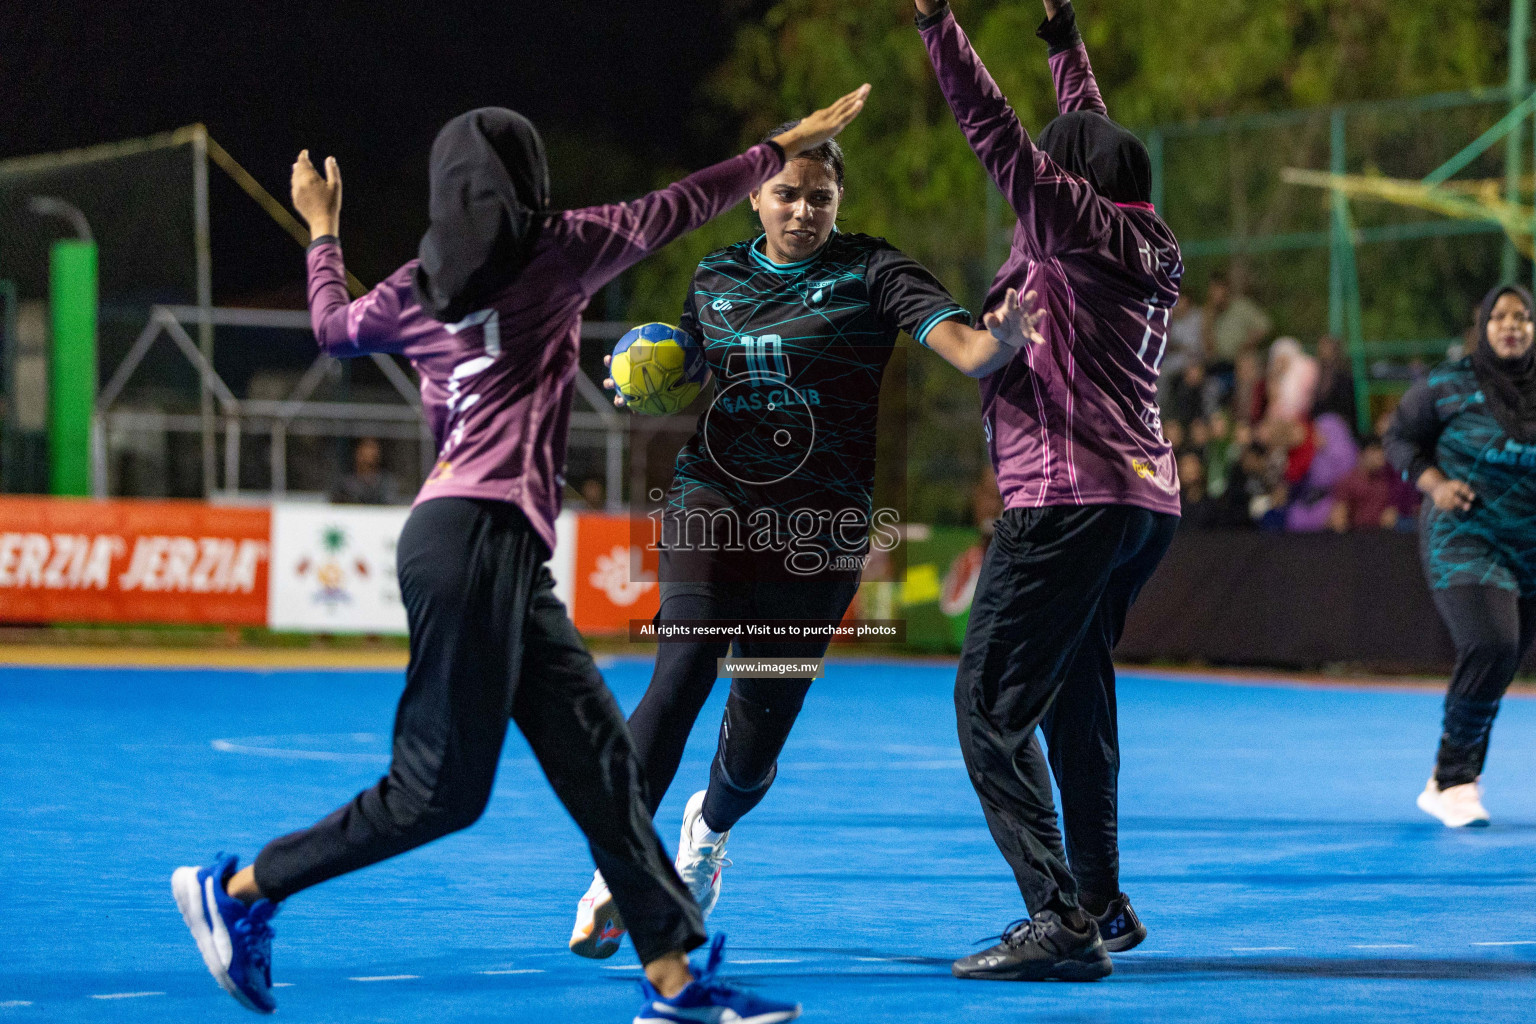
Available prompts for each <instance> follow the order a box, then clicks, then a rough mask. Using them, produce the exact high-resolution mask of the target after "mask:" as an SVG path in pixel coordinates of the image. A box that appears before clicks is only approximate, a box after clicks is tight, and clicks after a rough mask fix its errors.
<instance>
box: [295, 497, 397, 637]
mask: <svg viewBox="0 0 1536 1024" xmlns="http://www.w3.org/2000/svg"><path fill="white" fill-rule="evenodd" d="M410 511H411V510H410V509H409V508H404V507H389V508H371V507H368V506H361V505H302V504H276V505H273V506H272V556H271V562H270V577H269V578H270V581H271V587H270V590H269V591H268V593H269V597H268V607H267V618H268V622H269V624H270V626H271V628H273V629H278V630H298V631H302V632H305V633H401V634H403V633H404V632H405V606H404V605H402V604H401V603H400V585H399V582H398V581H397V579H396V577H395V544H396V542H397V541H398V540H399V539H400V530H401V528H402V527H404V526H405V520H406V517H407V516H408V515H410Z"/></svg>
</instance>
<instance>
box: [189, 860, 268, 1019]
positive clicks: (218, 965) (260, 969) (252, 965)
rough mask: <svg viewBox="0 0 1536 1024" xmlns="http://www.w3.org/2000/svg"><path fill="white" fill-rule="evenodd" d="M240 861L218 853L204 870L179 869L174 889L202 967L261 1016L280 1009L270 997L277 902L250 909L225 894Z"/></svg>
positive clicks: (259, 901) (253, 904)
mask: <svg viewBox="0 0 1536 1024" xmlns="http://www.w3.org/2000/svg"><path fill="white" fill-rule="evenodd" d="M239 860H240V859H239V858H238V857H226V856H224V855H223V854H222V853H221V854H218V855H217V857H216V859H215V860H214V862H213V864H212V865H211V866H209V867H206V868H177V869H176V871H175V873H174V874H172V875H171V891H172V892H173V893H175V894H176V906H178V907H179V908H181V917H182V920H184V921H186V922H187V927H188V928H190V929H191V930H192V938H194V939H196V940H197V948H198V949H199V950H200V951H201V952H202V954H203V963H205V964H207V965H208V973H209V974H212V975H213V980H214V981H217V982H218V983H219V984H220V985H222V986H223V987H224V991H226V992H228V993H229V994H230V995H232V996H234V997H235V998H236V999H238V1000H239V1001H240V1005H241V1006H244V1007H245V1008H247V1009H250V1010H255V1011H256V1012H257V1013H271V1012H272V1011H273V1010H275V1009H277V1000H275V999H273V998H272V925H271V924H269V923H268V922H269V921H271V919H272V915H273V914H275V913H277V904H276V903H273V902H272V901H271V900H257V901H256V902H255V903H252V904H251V905H250V906H246V905H245V904H244V903H242V902H241V901H239V900H237V899H235V898H234V897H233V896H231V895H229V893H227V892H226V891H225V890H224V885H225V883H226V882H228V881H229V876H230V875H232V874H234V873H235V865H236V864H238V863H239Z"/></svg>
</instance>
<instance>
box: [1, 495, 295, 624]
mask: <svg viewBox="0 0 1536 1024" xmlns="http://www.w3.org/2000/svg"><path fill="white" fill-rule="evenodd" d="M271 523H272V516H271V512H270V511H269V510H268V509H266V508H226V507H220V506H217V505H207V504H204V503H203V502H198V501H93V500H90V499H68V498H44V497H37V498H33V497H0V622H165V623H214V624H226V625H251V626H260V625H265V624H266V621H267V561H268V554H269V550H270V536H271V529H272V526H271Z"/></svg>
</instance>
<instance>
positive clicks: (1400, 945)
mask: <svg viewBox="0 0 1536 1024" xmlns="http://www.w3.org/2000/svg"><path fill="white" fill-rule="evenodd" d="M1349 948H1350V949H1412V948H1413V943H1411V942H1357V943H1355V944H1354V945H1352V946H1350V947H1349Z"/></svg>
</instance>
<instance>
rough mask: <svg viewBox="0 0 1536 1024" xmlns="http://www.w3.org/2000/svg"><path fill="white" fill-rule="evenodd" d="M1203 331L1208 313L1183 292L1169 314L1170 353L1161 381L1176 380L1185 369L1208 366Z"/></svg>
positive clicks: (1164, 358) (1163, 366)
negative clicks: (1198, 365) (1201, 365)
mask: <svg viewBox="0 0 1536 1024" xmlns="http://www.w3.org/2000/svg"><path fill="white" fill-rule="evenodd" d="M1204 329H1205V310H1203V309H1201V308H1200V306H1199V304H1197V303H1196V302H1195V300H1194V299H1192V298H1190V296H1189V292H1187V291H1183V292H1180V293H1179V301H1178V302H1176V303H1174V305H1173V309H1172V310H1171V311H1170V312H1169V314H1168V351H1167V352H1165V353H1164V354H1163V363H1162V376H1161V377H1160V378H1159V380H1160V381H1172V380H1176V379H1178V377H1179V376H1180V375H1182V374H1183V373H1184V370H1185V368H1187V367H1189V366H1193V365H1195V364H1197V363H1201V364H1203V363H1204V362H1205V339H1204V338H1203V337H1202V335H1203V333H1204Z"/></svg>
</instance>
